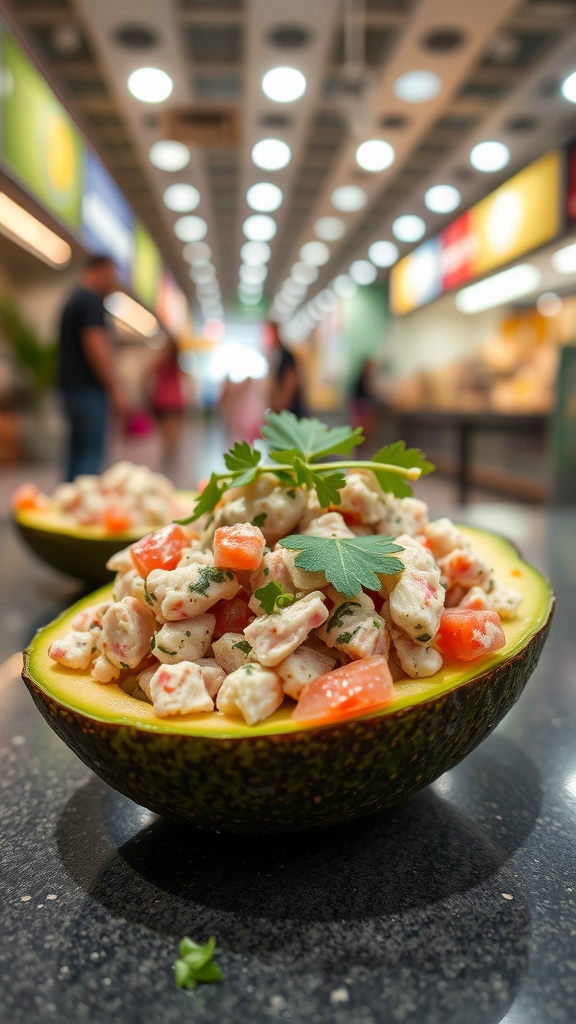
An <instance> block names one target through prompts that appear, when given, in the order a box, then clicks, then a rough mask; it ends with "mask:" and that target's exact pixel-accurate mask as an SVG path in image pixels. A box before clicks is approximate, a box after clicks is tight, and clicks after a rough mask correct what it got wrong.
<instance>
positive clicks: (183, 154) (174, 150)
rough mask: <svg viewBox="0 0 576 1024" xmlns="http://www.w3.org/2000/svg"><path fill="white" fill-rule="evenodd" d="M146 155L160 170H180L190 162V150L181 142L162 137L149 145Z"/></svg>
mask: <svg viewBox="0 0 576 1024" xmlns="http://www.w3.org/2000/svg"><path fill="white" fill-rule="evenodd" d="M148 157H149V159H150V163H151V164H153V165H154V167H157V168H158V170H160V171H181V170H182V168H183V167H186V166H187V165H188V164H189V163H190V150H189V149H188V146H185V145H184V143H183V142H176V140H175V139H162V140H161V141H160V142H155V143H154V145H153V146H151V147H150V150H149V153H148Z"/></svg>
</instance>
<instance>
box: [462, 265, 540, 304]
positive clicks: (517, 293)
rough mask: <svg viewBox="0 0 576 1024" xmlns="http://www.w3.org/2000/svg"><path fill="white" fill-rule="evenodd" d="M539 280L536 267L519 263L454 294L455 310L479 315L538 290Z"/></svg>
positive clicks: (538, 272)
mask: <svg viewBox="0 0 576 1024" xmlns="http://www.w3.org/2000/svg"><path fill="white" fill-rule="evenodd" d="M541 278H542V274H541V273H540V271H539V270H538V267H535V266H534V265H533V264H532V263H520V264H518V266H516V267H510V269H509V270H503V271H502V272H501V273H499V274H493V275H492V277H487V278H486V279H485V280H484V281H478V282H477V283H476V284H471V285H468V287H467V288H462V289H461V291H459V292H457V293H456V298H455V300H454V301H455V304H456V309H458V310H460V312H461V313H480V312H482V310H484V309H492V308H493V307H494V306H501V305H503V304H504V303H505V302H512V301H513V300H514V299H521V298H522V297H523V296H524V295H529V294H530V292H533V291H535V289H536V288H538V286H539V284H540V281H541Z"/></svg>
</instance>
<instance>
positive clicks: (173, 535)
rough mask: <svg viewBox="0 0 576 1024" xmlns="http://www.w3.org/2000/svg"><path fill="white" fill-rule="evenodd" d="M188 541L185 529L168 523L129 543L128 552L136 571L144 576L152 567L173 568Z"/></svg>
mask: <svg viewBox="0 0 576 1024" xmlns="http://www.w3.org/2000/svg"><path fill="white" fill-rule="evenodd" d="M189 543H190V538H189V537H188V534H187V533H186V531H185V530H183V529H182V527H181V526H178V524H177V523H170V525H169V526H163V527H162V529H161V530H155V531H154V533H149V534H148V535H147V536H146V537H142V540H137V541H136V543H135V544H131V545H130V554H131V555H132V561H133V562H134V565H135V566H136V568H137V570H138V572H139V573H140V575H141V576H143V577H144V578H146V576H147V575H148V573H149V572H152V569H175V568H176V566H177V565H178V562H179V561H180V556H181V554H182V551H183V550H184V548H185V547H188V545H189Z"/></svg>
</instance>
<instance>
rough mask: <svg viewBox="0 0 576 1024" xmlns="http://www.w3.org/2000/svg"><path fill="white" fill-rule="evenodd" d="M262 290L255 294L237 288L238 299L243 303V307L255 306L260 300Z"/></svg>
mask: <svg viewBox="0 0 576 1024" xmlns="http://www.w3.org/2000/svg"><path fill="white" fill-rule="evenodd" d="M262 294H263V292H262V289H261V288H260V289H259V290H258V291H257V292H251V291H248V290H247V289H246V288H243V287H242V285H240V287H239V288H238V297H239V298H240V300H241V301H242V302H243V303H244V305H245V306H257V305H258V303H259V302H260V300H261V298H262Z"/></svg>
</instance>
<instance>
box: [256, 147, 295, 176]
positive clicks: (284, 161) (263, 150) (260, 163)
mask: <svg viewBox="0 0 576 1024" xmlns="http://www.w3.org/2000/svg"><path fill="white" fill-rule="evenodd" d="M291 157H292V151H291V149H290V146H289V145H288V143H286V142H282V140H281V139H261V141H260V142H257V143H256V145H255V146H253V147H252V160H253V161H254V163H255V164H256V166H257V167H261V168H262V169H263V170H264V171H280V170H281V169H282V168H283V167H286V166H287V165H288V164H289V163H290V159H291Z"/></svg>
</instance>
